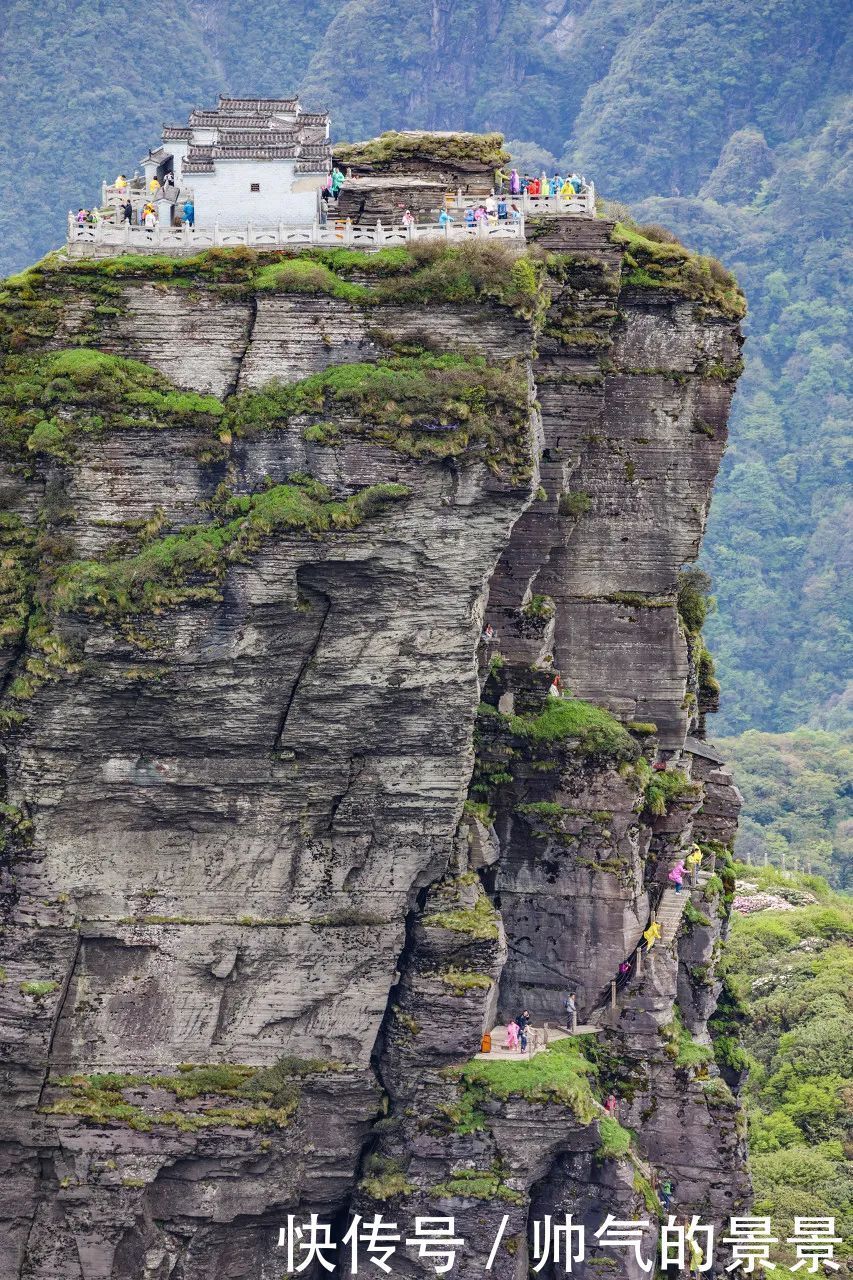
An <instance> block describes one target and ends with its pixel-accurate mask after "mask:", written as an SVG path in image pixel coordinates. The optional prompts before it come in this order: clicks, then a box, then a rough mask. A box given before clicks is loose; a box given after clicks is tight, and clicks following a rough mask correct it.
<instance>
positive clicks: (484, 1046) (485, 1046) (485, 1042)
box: [480, 1031, 492, 1053]
mask: <svg viewBox="0 0 853 1280" xmlns="http://www.w3.org/2000/svg"><path fill="white" fill-rule="evenodd" d="M480 1052H481V1053H491V1052H492V1037H491V1036H490V1035H489V1033H488V1031H487V1032H486V1034H485V1035H484V1036H483V1039H482V1041H481V1043H480Z"/></svg>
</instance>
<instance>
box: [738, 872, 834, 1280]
mask: <svg viewBox="0 0 853 1280" xmlns="http://www.w3.org/2000/svg"><path fill="white" fill-rule="evenodd" d="M737 870H738V872H739V874H742V875H743V876H744V877H745V879H744V880H738V881H737V890H736V896H735V899H734V906H735V914H734V917H733V924H732V929H731V933H730V934H729V939H728V943H727V948H726V957H725V961H724V965H723V967H724V971H725V982H726V991H725V996H724V997H723V999H722V1000H721V1001H720V1004H719V1006H718V1012H717V1015H716V1020H715V1029H716V1032H717V1039H716V1042H715V1043H716V1052H717V1058H718V1061H720V1062H724V1063H727V1065H728V1070H729V1071H730V1072H731V1073H732V1078H733V1077H734V1076H735V1075H737V1074H738V1073H740V1072H741V1071H747V1072H748V1075H747V1079H746V1085H745V1087H744V1088H743V1089H742V1091H741V1098H742V1099H743V1102H744V1105H745V1107H746V1111H747V1115H748V1117H749V1136H750V1143H749V1145H750V1173H751V1174H752V1181H753V1188H754V1191H755V1211H756V1212H757V1213H763V1214H769V1215H770V1217H771V1218H772V1220H773V1225H774V1228H775V1234H776V1235H778V1236H779V1237H780V1238H782V1239H784V1238H785V1237H786V1236H789V1235H791V1231H790V1229H789V1227H791V1226H793V1219H794V1217H795V1216H797V1215H801V1216H814V1215H824V1216H834V1217H835V1223H836V1229H837V1232H836V1233H837V1235H839V1236H841V1237H843V1238H844V1239H845V1240H846V1241H847V1243H846V1244H845V1245H843V1246H841V1247H840V1248H839V1255H840V1256H844V1255H845V1254H846V1255H847V1258H848V1265H849V1255H850V1244H849V1241H850V1238H851V1228H853V1220H851V1214H853V1166H851V1164H850V1161H849V1159H847V1158H845V1157H846V1155H849V1148H848V1150H847V1152H845V1143H846V1142H848V1140H849V1139H848V1135H849V1127H850V1119H851V1100H853V1013H851V997H850V991H851V978H853V949H851V942H853V911H851V907H850V899H849V897H845V896H842V895H838V894H834V893H831V892H830V891H829V890H828V888H827V885H826V883H825V881H823V880H822V879H820V878H819V877H817V876H814V877H813V876H797V875H794V876H790V875H788V876H786V875H782V874H780V873H779V872H778V871H774V869H773V868H762V869H761V870H758V871H757V870H756V869H755V868H754V867H738V868H737ZM735 1029H737V1031H738V1034H739V1037H740V1045H737V1044H736V1043H735V1042H734V1041H733V1040H732V1039H731V1038H730V1033H731V1032H733V1031H734V1030H735ZM783 1249H784V1250H785V1252H784V1253H783V1255H782V1256H783V1257H784V1260H785V1262H787V1264H788V1265H789V1266H790V1264H791V1263H792V1262H793V1256H792V1252H790V1250H791V1246H790V1245H788V1246H783ZM781 1274H782V1275H785V1274H790V1273H787V1272H786V1271H781ZM774 1275H780V1271H779V1270H777V1271H776V1272H774Z"/></svg>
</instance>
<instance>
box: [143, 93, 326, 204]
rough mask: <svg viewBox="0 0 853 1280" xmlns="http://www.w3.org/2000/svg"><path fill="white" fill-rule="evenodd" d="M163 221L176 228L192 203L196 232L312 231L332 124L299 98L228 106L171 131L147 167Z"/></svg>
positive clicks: (232, 101)
mask: <svg viewBox="0 0 853 1280" xmlns="http://www.w3.org/2000/svg"><path fill="white" fill-rule="evenodd" d="M142 165H143V167H144V170H145V180H146V189H147V190H148V189H152V190H153V188H151V183H152V180H156V181H157V182H158V184H159V187H158V189H157V190H156V193H155V195H154V198H155V200H156V204H157V213H158V219H159V222H160V224H161V225H163V226H169V225H170V224H173V223H174V222H175V221H176V214H177V217H178V218H179V217H180V211H181V207H182V204H183V202H184V200H186V199H187V198H188V197H189V198H191V199H192V201H193V204H194V206H195V224H196V226H197V227H212V226H213V225H214V224H215V223H217V222H219V223H221V224H222V225H226V226H228V225H231V226H236V225H240V224H245V223H265V224H277V223H290V224H294V223H295V224H305V223H312V222H314V221H315V219H316V218H317V217H318V213H319V207H320V191H321V189H322V187H323V186H324V185H325V183H326V181H327V180H328V176H329V171H330V169H331V149H330V146H329V116H328V114H327V113H325V112H321V113H316V112H305V111H302V110H301V108H300V106H299V100H298V98H223V97H220V99H219V104H218V106H216V107H215V108H213V109H212V110H203V109H202V110H195V111H193V112H192V113H191V115H190V117H189V120H188V122H187V124H185V125H167V126H166V127H165V128H164V129H163V141H162V144H161V145H160V146H159V147H157V149H156V150H154V151H149V153H148V155H147V156H146V157H145V158H144V160H143V161H142Z"/></svg>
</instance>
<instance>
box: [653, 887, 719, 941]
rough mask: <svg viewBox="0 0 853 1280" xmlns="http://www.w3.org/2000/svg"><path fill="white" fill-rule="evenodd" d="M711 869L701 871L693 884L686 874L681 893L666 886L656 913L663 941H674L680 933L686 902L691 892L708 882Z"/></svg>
mask: <svg viewBox="0 0 853 1280" xmlns="http://www.w3.org/2000/svg"><path fill="white" fill-rule="evenodd" d="M710 874H711V873H710V872H709V871H700V872H699V874H698V875H697V877H696V883H695V884H693V882H692V880H691V879H690V877H689V876H685V879H684V888H683V889H682V890H681V893H676V891H675V889H670V888H666V889H664V891H663V896H662V897H661V900H660V903H659V904H658V909H657V911H656V913H655V919H656V920H657V922H658V924H659V925H660V929H661V936H660V940H661V943H663V944H664V945H666V944H667V943H668V942H672V940H673V938H674V937H675V935H676V934H677V933H678V926H679V925H680V924H681V917H682V916H683V914H684V904H685V902H687V900H688V899H689V897H690V894H691V892H693V891H695V890H696V889H702V888H704V886H705V885H706V884H707V882H708V879H709V877H710Z"/></svg>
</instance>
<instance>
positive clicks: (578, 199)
mask: <svg viewBox="0 0 853 1280" xmlns="http://www.w3.org/2000/svg"><path fill="white" fill-rule="evenodd" d="M498 198H499V197H498ZM503 199H505V200H506V202H507V204H508V205H512V204H514V205H515V207H516V208H517V209H518V210H519V212H520V213H522V214H524V216H525V217H530V216H535V215H536V214H537V213H548V214H551V215H554V214H574V215H575V216H577V217H582V218H594V217H595V183H594V182H590V183H587V185H586V186H585V187H584V188H583V189H582V190H581V191H579V192H578V194H577V195H575V196H571V197H568V198H567V197H565V196H561V195H556V196H531V195H528V193H527V192H526V191H523V192H521V194H520V195H517V196H513V195H510V194H509V192H508V191H504V192H503ZM482 203H483V197H482V196H468V195H465V194H464V193H463V192H462V190H461V189H460V190H458V191H457V192H456V197H455V199H454V200H453V201H452V202H451V201H448V206H447V207H448V209H450V210H451V212H452V211H453V210H457V209H462V210H464V209H476V208H477V207H478V205H481V204H482Z"/></svg>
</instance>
